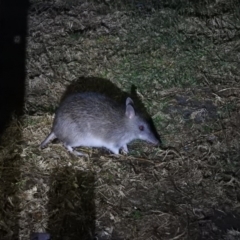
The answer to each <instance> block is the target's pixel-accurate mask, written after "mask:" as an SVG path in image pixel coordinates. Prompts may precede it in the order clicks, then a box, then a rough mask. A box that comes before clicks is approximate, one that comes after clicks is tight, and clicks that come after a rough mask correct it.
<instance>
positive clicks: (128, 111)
mask: <svg viewBox="0 0 240 240" xmlns="http://www.w3.org/2000/svg"><path fill="white" fill-rule="evenodd" d="M132 104H133V100H132V99H131V98H130V97H128V98H127V100H126V112H125V114H126V116H127V117H128V118H130V119H131V118H133V117H134V116H135V110H134V108H133V106H132Z"/></svg>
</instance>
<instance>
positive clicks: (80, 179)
mask: <svg viewBox="0 0 240 240" xmlns="http://www.w3.org/2000/svg"><path fill="white" fill-rule="evenodd" d="M53 173H54V174H53V175H52V176H51V179H50V190H49V203H48V213H49V224H48V232H49V233H50V235H51V237H52V238H51V239H54V240H55V239H59V240H62V239H71V240H75V239H76V240H79V239H81V240H89V239H94V233H95V202H94V200H95V193H94V182H95V178H94V174H93V173H92V172H83V171H79V170H75V169H73V168H71V167H64V168H58V169H55V170H53Z"/></svg>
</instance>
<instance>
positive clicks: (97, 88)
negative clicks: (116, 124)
mask: <svg viewBox="0 0 240 240" xmlns="http://www.w3.org/2000/svg"><path fill="white" fill-rule="evenodd" d="M136 90H137V87H136V86H135V85H132V87H131V92H130V93H127V92H124V91H122V90H121V89H120V88H118V87H117V86H116V85H114V84H113V83H112V82H111V81H109V80H107V79H104V78H96V77H86V78H85V77H80V78H79V79H77V80H76V81H74V82H72V83H71V84H70V85H69V86H68V87H67V89H66V91H65V93H64V94H63V96H62V98H61V101H62V100H64V99H65V97H66V96H68V95H69V94H71V93H76V92H80V93H81V92H98V93H102V94H105V95H106V96H108V97H110V98H112V99H114V100H115V101H117V102H119V103H120V104H125V101H126V98H127V97H129V96H130V97H131V98H132V99H133V102H134V106H135V107H136V109H137V110H139V112H140V113H141V114H143V115H144V117H145V118H146V119H147V120H148V122H149V124H150V126H151V128H152V131H153V132H154V134H155V136H156V138H157V139H158V140H159V142H160V143H161V139H160V135H159V134H158V132H157V130H156V128H155V126H154V123H153V120H152V118H151V116H150V115H149V114H148V112H147V110H146V108H145V107H144V104H143V102H142V101H141V100H140V99H139V97H138V95H137V93H136Z"/></svg>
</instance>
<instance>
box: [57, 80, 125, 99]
mask: <svg viewBox="0 0 240 240" xmlns="http://www.w3.org/2000/svg"><path fill="white" fill-rule="evenodd" d="M76 92H79V93H82V92H98V93H102V94H105V95H106V96H108V97H110V98H112V99H114V100H115V101H117V102H120V103H124V102H125V100H126V98H127V97H128V96H129V94H128V93H126V92H123V91H122V90H121V89H120V88H118V87H117V86H116V85H114V84H113V83H112V82H111V81H109V80H107V79H104V78H97V77H79V78H78V79H77V80H75V81H73V82H71V84H70V85H69V86H68V87H67V89H66V91H65V92H64V94H63V96H62V99H61V100H63V99H65V97H66V96H68V95H69V94H71V93H76Z"/></svg>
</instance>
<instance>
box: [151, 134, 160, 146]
mask: <svg viewBox="0 0 240 240" xmlns="http://www.w3.org/2000/svg"><path fill="white" fill-rule="evenodd" d="M151 143H152V144H154V145H156V146H159V145H162V141H161V138H160V136H159V135H157V136H156V137H154V138H153V139H152V141H151Z"/></svg>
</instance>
